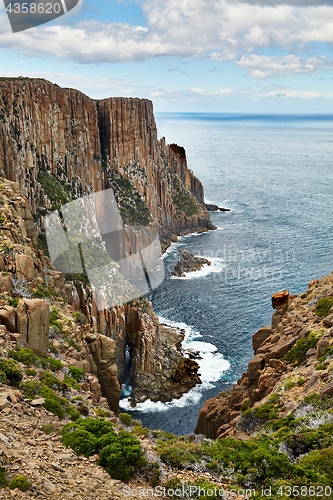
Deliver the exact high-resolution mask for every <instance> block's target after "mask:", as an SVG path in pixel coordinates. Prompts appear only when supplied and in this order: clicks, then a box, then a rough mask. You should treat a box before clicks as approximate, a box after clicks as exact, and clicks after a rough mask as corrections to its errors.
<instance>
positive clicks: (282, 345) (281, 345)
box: [270, 337, 297, 359]
mask: <svg viewBox="0 0 333 500" xmlns="http://www.w3.org/2000/svg"><path fill="white" fill-rule="evenodd" d="M296 340H297V337H290V338H288V339H286V340H282V341H280V342H278V343H277V344H276V346H275V347H273V349H272V350H271V352H270V358H274V359H279V358H282V356H284V355H285V354H287V352H288V351H289V350H290V348H291V347H292V345H293V344H294V343H295V342H296Z"/></svg>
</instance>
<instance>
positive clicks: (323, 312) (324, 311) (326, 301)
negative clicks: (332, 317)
mask: <svg viewBox="0 0 333 500" xmlns="http://www.w3.org/2000/svg"><path fill="white" fill-rule="evenodd" d="M332 306H333V297H330V298H328V297H322V298H321V299H319V300H318V302H317V305H316V314H317V316H327V315H328V313H329V312H330V309H331V307H332Z"/></svg>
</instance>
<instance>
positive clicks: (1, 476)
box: [0, 466, 7, 486]
mask: <svg viewBox="0 0 333 500" xmlns="http://www.w3.org/2000/svg"><path fill="white" fill-rule="evenodd" d="M6 484H7V479H6V469H5V468H4V467H1V466H0V486H4V485H6Z"/></svg>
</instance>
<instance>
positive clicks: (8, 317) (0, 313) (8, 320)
mask: <svg viewBox="0 0 333 500" xmlns="http://www.w3.org/2000/svg"><path fill="white" fill-rule="evenodd" d="M15 318H16V312H15V308H14V307H11V306H4V307H3V308H2V309H0V323H2V324H3V325H5V327H6V328H7V330H8V331H9V332H12V333H14V332H15V331H16V330H15V327H16V323H15Z"/></svg>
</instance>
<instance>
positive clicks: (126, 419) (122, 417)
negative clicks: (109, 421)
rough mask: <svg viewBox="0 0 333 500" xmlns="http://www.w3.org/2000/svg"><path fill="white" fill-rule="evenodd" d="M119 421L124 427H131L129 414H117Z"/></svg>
mask: <svg viewBox="0 0 333 500" xmlns="http://www.w3.org/2000/svg"><path fill="white" fill-rule="evenodd" d="M119 419H120V421H121V422H122V423H123V424H124V425H131V423H132V420H133V419H132V415H130V414H129V413H119Z"/></svg>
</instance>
